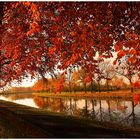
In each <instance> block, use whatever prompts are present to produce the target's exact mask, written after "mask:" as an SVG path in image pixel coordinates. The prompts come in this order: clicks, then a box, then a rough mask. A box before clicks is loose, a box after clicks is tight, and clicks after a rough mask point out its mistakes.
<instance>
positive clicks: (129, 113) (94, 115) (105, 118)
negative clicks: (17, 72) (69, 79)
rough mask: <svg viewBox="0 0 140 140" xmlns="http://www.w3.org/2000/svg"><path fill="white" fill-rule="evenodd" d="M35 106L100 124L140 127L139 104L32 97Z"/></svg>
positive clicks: (132, 102) (121, 101) (118, 101)
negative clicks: (109, 123) (96, 121)
mask: <svg viewBox="0 0 140 140" xmlns="http://www.w3.org/2000/svg"><path fill="white" fill-rule="evenodd" d="M34 101H35V103H36V105H37V106H39V107H40V108H42V109H47V110H50V111H53V112H64V113H66V114H68V115H72V116H77V117H83V118H87V119H91V120H98V121H101V122H111V123H117V124H120V125H125V126H133V127H140V123H139V118H140V115H139V113H140V111H139V109H140V108H139V107H138V105H139V103H137V105H136V104H135V102H134V101H123V100H95V99H72V98H69V99H64V98H50V97H49V98H47V97H45V98H44V97H38V96H36V97H34Z"/></svg>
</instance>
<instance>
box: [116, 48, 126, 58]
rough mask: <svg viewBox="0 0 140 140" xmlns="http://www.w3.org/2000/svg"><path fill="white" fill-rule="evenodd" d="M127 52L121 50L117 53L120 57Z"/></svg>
mask: <svg viewBox="0 0 140 140" xmlns="http://www.w3.org/2000/svg"><path fill="white" fill-rule="evenodd" d="M125 54H126V52H125V51H124V50H120V51H119V52H118V54H117V56H118V58H121V57H123V56H125Z"/></svg>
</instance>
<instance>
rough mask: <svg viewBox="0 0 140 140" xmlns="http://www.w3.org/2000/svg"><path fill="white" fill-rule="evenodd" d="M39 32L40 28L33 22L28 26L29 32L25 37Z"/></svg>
mask: <svg viewBox="0 0 140 140" xmlns="http://www.w3.org/2000/svg"><path fill="white" fill-rule="evenodd" d="M39 31H40V26H39V25H38V23H37V22H33V23H31V24H30V30H29V31H28V32H27V33H26V35H27V36H30V35H32V34H34V33H36V32H39Z"/></svg>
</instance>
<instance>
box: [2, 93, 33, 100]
mask: <svg viewBox="0 0 140 140" xmlns="http://www.w3.org/2000/svg"><path fill="white" fill-rule="evenodd" d="M4 96H5V97H6V98H7V99H9V100H12V101H14V100H19V99H26V98H32V97H33V95H32V94H31V93H16V94H9V95H8V94H7V95H4Z"/></svg>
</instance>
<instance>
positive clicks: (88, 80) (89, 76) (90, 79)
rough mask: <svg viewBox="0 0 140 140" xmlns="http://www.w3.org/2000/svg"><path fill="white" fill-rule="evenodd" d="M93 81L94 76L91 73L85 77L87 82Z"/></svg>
mask: <svg viewBox="0 0 140 140" xmlns="http://www.w3.org/2000/svg"><path fill="white" fill-rule="evenodd" d="M91 81H92V76H91V75H88V76H86V77H85V79H84V82H85V83H89V82H91Z"/></svg>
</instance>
